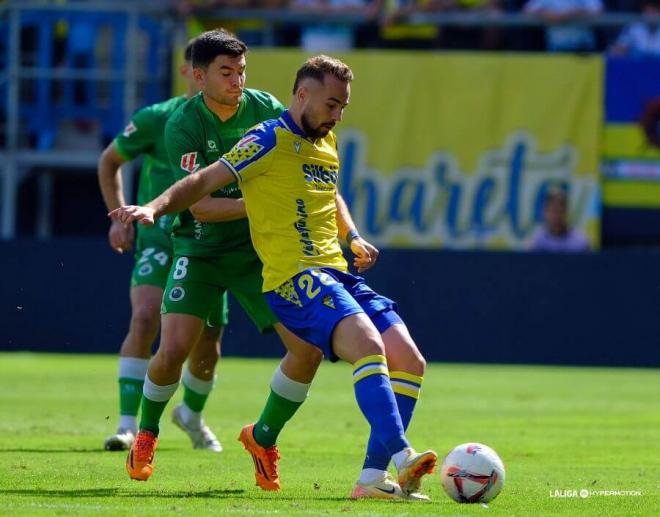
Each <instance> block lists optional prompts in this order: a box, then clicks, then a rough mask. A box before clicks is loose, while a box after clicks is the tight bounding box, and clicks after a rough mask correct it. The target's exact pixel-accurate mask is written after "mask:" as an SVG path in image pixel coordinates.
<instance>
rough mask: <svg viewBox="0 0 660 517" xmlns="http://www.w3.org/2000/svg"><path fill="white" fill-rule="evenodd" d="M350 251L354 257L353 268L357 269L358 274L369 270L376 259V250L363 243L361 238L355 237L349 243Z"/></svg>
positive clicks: (372, 246) (365, 242) (370, 245)
mask: <svg viewBox="0 0 660 517" xmlns="http://www.w3.org/2000/svg"><path fill="white" fill-rule="evenodd" d="M351 251H352V252H353V254H354V255H355V258H354V259H353V266H354V267H355V268H357V271H358V273H362V272H363V271H366V270H367V269H369V268H370V267H371V266H373V265H374V264H375V263H376V260H377V259H378V253H379V252H378V248H376V247H375V246H374V245H372V244H370V243H368V242H367V241H365V240H364V239H363V238H362V237H356V238H355V239H353V240H352V241H351Z"/></svg>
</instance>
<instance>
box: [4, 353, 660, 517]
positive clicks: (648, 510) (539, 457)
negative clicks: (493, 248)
mask: <svg viewBox="0 0 660 517" xmlns="http://www.w3.org/2000/svg"><path fill="white" fill-rule="evenodd" d="M275 364H276V363H275V361H269V360H241V359H227V360H224V361H223V362H222V363H221V366H220V369H219V381H218V385H217V388H216V391H215V392H214V393H213V394H212V396H211V399H210V402H209V404H208V407H207V411H206V420H207V422H208V423H209V424H210V425H211V427H212V428H213V429H214V430H215V431H216V433H217V434H218V437H219V438H220V440H221V441H222V443H223V445H224V447H225V451H224V452H222V453H221V454H219V455H215V454H212V453H208V452H206V451H196V450H192V449H191V448H190V445H189V442H188V441H187V438H186V437H185V436H184V435H183V434H182V433H181V432H180V431H179V430H178V429H177V428H175V427H174V426H173V425H172V424H171V423H170V422H169V418H168V419H167V421H166V422H164V424H163V426H162V431H161V441H160V445H159V449H158V453H157V455H156V462H155V463H156V471H155V473H154V475H153V477H152V478H151V479H150V480H149V481H148V482H147V483H139V482H135V481H131V480H129V479H128V477H127V475H126V472H125V470H124V464H123V463H124V459H125V455H124V454H123V453H110V452H104V451H102V450H101V446H102V443H103V439H104V437H105V436H106V435H108V434H110V433H111V432H112V431H114V428H115V426H116V416H115V413H116V411H117V409H116V406H117V389H116V381H115V372H116V358H115V357H109V356H80V355H66V356H65V355H36V354H0V386H1V387H2V389H1V391H0V460H1V461H0V511H1V512H2V514H11V515H16V514H23V515H28V514H29V515H31V514H67V515H73V514H85V515H88V514H92V515H136V514H140V515H157V514H175V513H176V514H192V513H199V512H203V511H206V512H208V513H211V514H220V513H227V514H280V515H292V514H299V515H300V514H305V515H309V514H314V515H318V514H328V513H348V514H351V515H380V514H383V515H394V514H396V515H491V514H492V515H507V516H508V515H571V516H573V515H599V516H604V515H658V514H660V408H659V402H660V373H659V372H658V371H657V370H635V369H578V368H550V367H530V366H480V365H440V364H433V365H430V366H429V368H428V371H427V374H426V380H425V384H424V388H423V390H422V398H421V402H420V405H419V407H418V411H417V413H416V415H415V418H414V419H413V423H412V426H411V429H410V431H409V433H408V437H409V438H410V440H411V441H412V443H413V444H414V445H415V446H416V447H417V448H419V449H423V448H428V447H432V448H434V449H436V450H437V451H438V452H439V453H440V454H441V455H444V454H445V453H446V452H447V451H449V450H450V449H451V448H452V447H454V446H455V445H457V444H459V443H463V442H467V441H479V442H483V443H486V444H488V445H490V446H492V447H493V448H495V449H496V450H497V451H498V452H499V454H500V456H501V457H502V459H503V460H504V463H505V466H506V469H507V472H506V474H507V480H506V484H505V487H504V490H503V492H502V494H501V495H500V496H499V497H498V498H497V499H496V500H495V501H493V502H492V503H491V504H490V505H489V507H484V506H481V505H458V504H456V503H454V502H453V501H451V500H450V499H449V498H447V497H446V496H445V494H444V492H443V491H442V488H441V486H440V482H439V478H438V477H437V475H435V474H434V475H432V476H431V477H429V478H428V479H427V480H426V481H425V484H424V489H425V491H426V492H427V493H428V494H429V495H430V496H431V497H432V499H433V502H432V503H430V504H426V505H424V504H411V503H401V502H396V503H391V502H382V501H357V502H355V501H350V500H349V499H348V498H347V496H348V494H349V493H350V490H351V488H352V485H353V483H354V481H355V479H356V477H357V475H358V473H359V470H360V467H361V462H362V455H363V450H364V444H365V441H366V437H367V425H366V423H365V422H364V420H363V418H362V416H361V414H360V413H359V411H358V409H357V406H356V404H355V401H354V398H353V393H352V388H351V381H350V368H349V367H348V366H347V365H345V364H337V365H332V364H329V363H325V364H323V366H322V368H321V371H320V372H319V374H318V376H317V379H316V381H315V384H314V386H313V388H312V392H311V395H310V398H309V399H308V401H307V402H306V403H305V404H304V405H303V407H302V408H301V410H300V411H299V412H298V414H297V415H296V417H295V418H294V420H293V421H292V422H290V424H289V425H288V427H287V428H286V429H285V431H284V433H283V434H282V436H281V437H280V442H279V446H280V451H281V453H282V460H281V464H280V471H281V479H282V483H283V489H282V490H281V491H280V492H279V493H265V492H262V491H260V490H259V489H257V488H256V487H255V486H254V478H253V473H252V462H251V460H250V459H249V457H248V456H247V455H246V453H245V452H244V451H243V450H242V448H241V447H240V444H239V443H238V442H237V441H236V438H237V435H238V431H239V429H240V427H241V426H242V425H243V424H245V423H247V422H251V421H253V420H254V419H255V418H256V417H257V416H258V414H259V412H260V410H261V407H262V404H263V402H264V401H265V397H266V394H267V390H268V383H269V381H270V376H271V374H272V371H273V368H274V367H275ZM179 397H180V394H177V397H176V400H178V399H179ZM167 415H169V410H168V412H167ZM582 488H587V489H590V490H640V491H641V492H642V495H641V496H640V497H630V496H628V497H616V496H609V497H606V496H592V497H588V498H586V499H581V498H558V497H551V496H550V494H551V493H552V492H554V491H555V490H562V491H565V490H580V489H582Z"/></svg>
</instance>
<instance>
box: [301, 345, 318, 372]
mask: <svg viewBox="0 0 660 517" xmlns="http://www.w3.org/2000/svg"><path fill="white" fill-rule="evenodd" d="M295 355H296V357H297V358H298V359H299V360H300V361H301V362H304V363H305V364H307V365H309V366H310V367H318V365H320V364H321V361H323V352H322V351H321V349H319V348H316V347H315V346H308V347H304V348H301V349H297V350H296V351H295Z"/></svg>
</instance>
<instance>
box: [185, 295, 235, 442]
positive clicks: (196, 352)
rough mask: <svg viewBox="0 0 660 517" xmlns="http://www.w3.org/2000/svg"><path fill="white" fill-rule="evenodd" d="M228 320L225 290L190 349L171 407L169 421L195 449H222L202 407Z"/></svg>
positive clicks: (211, 386)
mask: <svg viewBox="0 0 660 517" xmlns="http://www.w3.org/2000/svg"><path fill="white" fill-rule="evenodd" d="M227 321H228V318H227V297H226V293H225V295H223V296H222V297H221V298H220V299H219V301H218V306H217V307H215V308H214V309H213V310H212V312H211V316H210V317H209V319H208V321H207V322H206V325H205V326H204V330H203V332H202V335H201V337H200V338H199V340H198V341H197V343H196V344H195V346H194V347H193V349H192V351H191V352H190V355H189V357H188V361H187V362H186V366H185V367H184V370H183V375H182V377H181V382H182V384H183V401H182V402H181V403H180V404H178V405H177V406H176V407H175V408H174V409H173V410H172V422H174V423H175V424H176V425H177V426H178V427H179V428H180V429H181V430H183V431H184V432H185V433H186V434H188V437H189V438H190V440H191V441H192V444H193V447H194V448H195V449H207V450H210V451H214V452H221V451H222V445H221V444H220V441H219V440H218V439H217V437H216V436H215V434H214V433H213V432H212V431H211V429H210V428H209V427H208V426H207V425H206V423H205V422H204V419H203V418H202V411H203V410H204V406H205V405H206V402H207V400H208V397H209V394H210V393H211V391H212V390H213V388H214V386H215V380H216V374H215V368H216V364H217V362H218V359H219V357H220V350H221V339H222V331H223V328H224V326H226V325H227Z"/></svg>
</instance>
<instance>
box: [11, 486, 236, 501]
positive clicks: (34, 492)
mask: <svg viewBox="0 0 660 517" xmlns="http://www.w3.org/2000/svg"><path fill="white" fill-rule="evenodd" d="M243 493H245V490H243V489H242V488H233V489H218V490H200V491H193V490H176V491H172V492H165V493H161V492H150V493H149V497H156V498H164V499H186V498H188V499H196V498H202V499H208V498H226V497H236V496H238V495H241V494H243ZM4 494H6V495H26V496H39V497H139V498H144V496H145V493H144V492H143V491H141V490H125V489H122V488H87V489H83V490H80V489H71V490H47V489H46V490H45V489H42V488H38V489H27V488H26V489H16V490H0V495H4Z"/></svg>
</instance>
